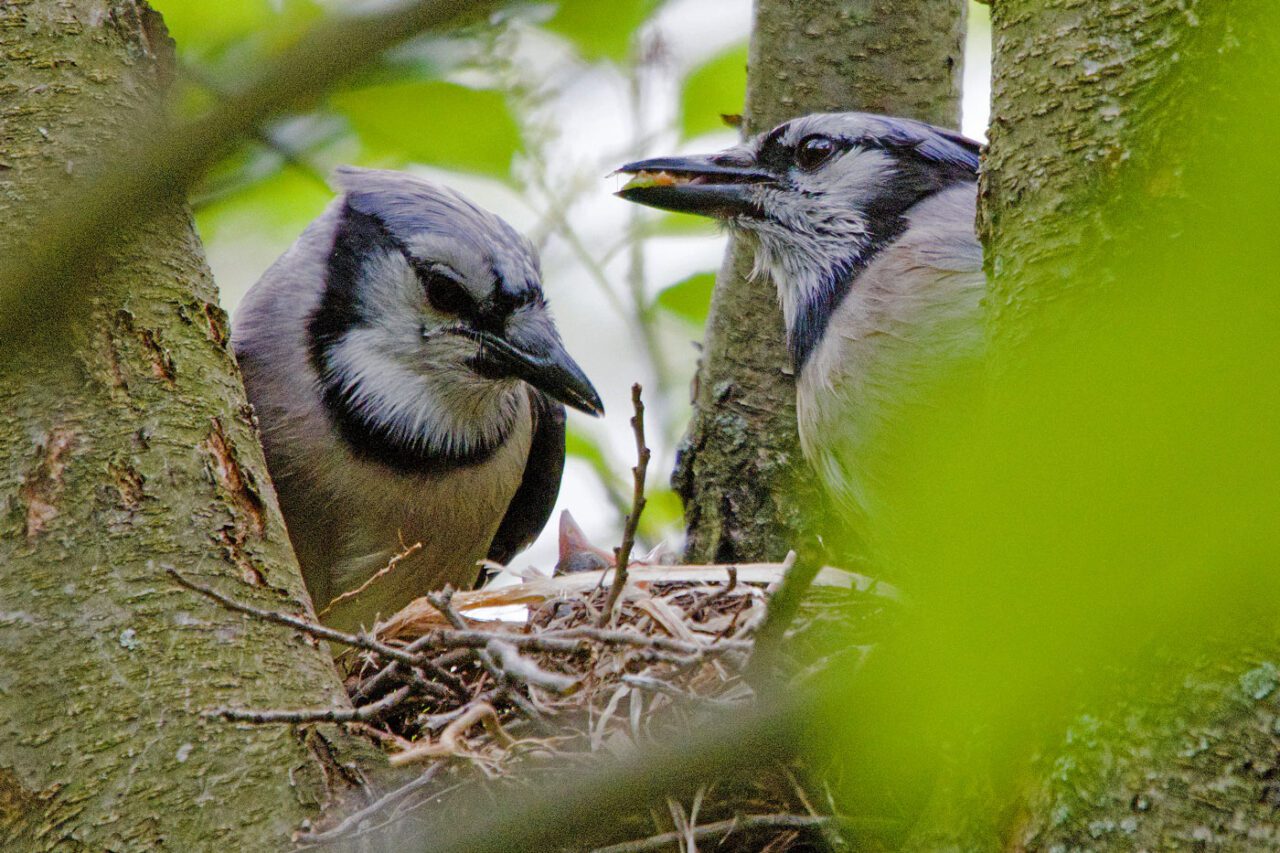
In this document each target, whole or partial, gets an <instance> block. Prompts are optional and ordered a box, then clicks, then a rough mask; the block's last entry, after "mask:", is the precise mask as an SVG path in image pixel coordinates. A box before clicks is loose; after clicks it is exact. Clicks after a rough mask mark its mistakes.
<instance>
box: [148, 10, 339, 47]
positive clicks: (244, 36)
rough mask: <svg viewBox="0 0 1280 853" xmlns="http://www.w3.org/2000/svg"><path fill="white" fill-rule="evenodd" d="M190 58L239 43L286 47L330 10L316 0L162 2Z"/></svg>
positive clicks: (174, 33) (166, 19) (166, 17)
mask: <svg viewBox="0 0 1280 853" xmlns="http://www.w3.org/2000/svg"><path fill="white" fill-rule="evenodd" d="M154 5H155V6H156V8H157V9H159V11H160V13H161V14H162V15H163V16H164V22H165V26H167V27H168V28H169V34H170V35H172V36H173V39H174V41H175V42H176V43H177V45H178V50H179V51H180V52H181V54H182V55H183V56H184V57H203V58H209V57H213V56H216V55H217V54H218V53H220V52H221V51H222V50H223V49H225V48H227V47H228V46H230V45H232V44H233V43H241V46H243V45H244V44H246V43H254V44H255V45H256V46H257V47H258V48H265V49H270V48H272V47H280V46H281V45H282V44H284V43H287V42H289V41H291V40H292V39H293V38H295V37H296V36H297V35H298V34H300V33H301V32H303V30H304V29H305V27H306V25H307V24H309V23H311V22H313V21H315V20H317V19H318V18H320V17H322V16H323V15H324V14H325V12H324V9H323V8H322V7H321V6H319V5H318V4H317V3H315V2H313V0H283V2H273V0H219V2H216V3H211V2H208V0H156V3H155V4H154Z"/></svg>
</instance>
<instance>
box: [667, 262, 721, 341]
mask: <svg viewBox="0 0 1280 853" xmlns="http://www.w3.org/2000/svg"><path fill="white" fill-rule="evenodd" d="M715 284H716V274H715V273H711V272H700V273H695V274H694V275H691V276H689V277H688V278H686V279H684V280H683V281H678V282H676V283H675V284H673V285H671V286H670V287H667V288H664V289H663V290H662V292H661V293H659V294H658V299H657V303H658V307H659V308H662V309H663V310H664V311H669V312H670V313H671V314H673V315H675V316H676V317H679V318H680V319H682V320H685V321H686V322H688V323H689V324H691V325H693V326H696V327H697V328H699V329H701V328H702V327H703V326H704V325H706V322H707V311H708V309H709V308H710V307H711V290H712V288H714V287H715Z"/></svg>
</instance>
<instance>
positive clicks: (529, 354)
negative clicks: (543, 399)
mask: <svg viewBox="0 0 1280 853" xmlns="http://www.w3.org/2000/svg"><path fill="white" fill-rule="evenodd" d="M471 337H473V338H474V339H475V340H476V341H478V342H479V343H480V353H479V355H478V356H477V362H478V364H479V365H480V366H481V367H482V369H484V370H486V371H491V372H493V373H496V374H498V375H502V376H514V377H516V378H518V379H523V380H524V381H525V382H528V383H529V384H530V385H532V386H533V387H534V388H537V389H538V390H539V391H542V392H543V393H545V394H548V395H549V396H551V397H553V398H555V399H556V400H559V401H560V402H561V403H564V404H565V405H566V406H572V407H573V408H575V409H577V410H578V411H580V412H585V413H587V414H588V415H595V416H596V417H599V416H601V415H603V414H604V403H602V402H601V401H600V395H599V394H597V393H596V389H595V388H594V387H593V386H592V384H591V380H589V379H587V377H586V374H584V373H583V372H582V368H581V367H578V363H577V362H576V361H574V360H573V358H572V357H571V356H570V355H569V353H568V352H567V351H565V348H564V344H562V343H560V341H559V340H558V339H552V340H551V341H549V342H548V341H539V342H538V344H537V345H525V346H517V345H516V344H514V343H512V342H511V341H509V340H507V339H506V338H502V337H499V336H498V335H495V334H492V333H490V332H473V333H471Z"/></svg>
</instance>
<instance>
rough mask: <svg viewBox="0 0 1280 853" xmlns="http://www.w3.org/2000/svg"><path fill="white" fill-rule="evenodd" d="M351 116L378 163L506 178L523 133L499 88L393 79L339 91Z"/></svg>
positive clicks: (339, 104) (337, 105)
mask: <svg viewBox="0 0 1280 853" xmlns="http://www.w3.org/2000/svg"><path fill="white" fill-rule="evenodd" d="M329 102H330V105H331V107H332V108H333V109H334V110H336V111H337V112H339V113H341V114H343V115H344V116H346V118H347V120H348V121H349V122H350V123H351V126H352V128H353V129H354V130H355V131H356V134H357V135H358V136H359V137H360V139H361V142H362V143H363V144H364V146H365V150H366V152H367V154H368V158H367V159H368V160H370V161H373V162H391V163H401V162H406V161H411V162H418V163H423V164H426V165H431V166H438V167H440V168H444V169H457V170H461V171H467V172H480V173H484V174H490V175H497V176H501V177H505V176H506V175H507V172H508V170H509V168H510V166H511V157H512V155H513V154H514V153H515V152H516V150H517V149H518V148H519V147H520V132H519V129H518V128H517V126H516V122H515V119H514V118H513V117H512V116H511V112H510V111H509V110H508V109H507V104H506V100H505V98H504V97H503V96H502V94H501V93H499V92H494V91H489V90H483V89H469V88H467V87H465V86H459V85H457V84H455V83H445V82H442V81H418V82H409V83H390V84H387V85H382V86H370V87H367V88H363V89H357V90H351V91H346V92H339V93H337V94H335V95H333V96H332V97H331V98H330V101H329Z"/></svg>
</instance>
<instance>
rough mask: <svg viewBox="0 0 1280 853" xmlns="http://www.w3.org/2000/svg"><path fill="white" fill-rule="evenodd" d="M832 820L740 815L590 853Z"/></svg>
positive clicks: (627, 852)
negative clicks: (689, 837) (687, 838)
mask: <svg viewBox="0 0 1280 853" xmlns="http://www.w3.org/2000/svg"><path fill="white" fill-rule="evenodd" d="M833 820H834V819H833V818H829V817H822V816H814V815H800V814H757V815H742V816H740V817H735V818H731V819H730V820H722V821H719V822H718V823H706V824H703V825H702V826H696V827H689V828H687V829H686V830H684V831H679V830H677V831H675V832H664V833H662V834H660V835H651V836H649V837H648V838H641V839H639V840H638V841H624V842H622V843H621V844H610V845H609V846H608V847H597V848H595V849H594V850H592V851H591V853H645V851H647V850H661V849H663V848H664V847H667V846H668V845H671V844H676V843H678V842H679V841H681V840H682V839H684V838H686V837H688V836H692V837H693V839H694V840H695V841H705V840H707V839H710V838H719V837H721V836H724V835H728V834H729V833H731V832H738V831H749V830H753V829H822V828H823V827H825V826H827V825H828V824H830V823H832V822H833Z"/></svg>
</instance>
